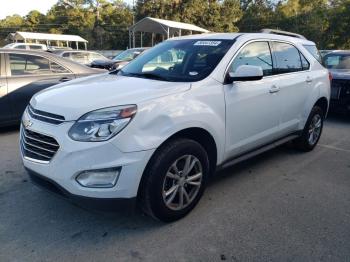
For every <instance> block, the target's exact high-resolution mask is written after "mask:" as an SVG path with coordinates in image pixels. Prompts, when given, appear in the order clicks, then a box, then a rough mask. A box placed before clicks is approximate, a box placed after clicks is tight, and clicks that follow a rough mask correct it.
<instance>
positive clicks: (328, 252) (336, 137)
mask: <svg viewBox="0 0 350 262" xmlns="http://www.w3.org/2000/svg"><path fill="white" fill-rule="evenodd" d="M17 141H18V129H16V128H12V129H6V130H2V131H1V132H0V166H1V169H0V261H2V262H5V261H131V260H132V261H139V260H140V261H141V260H142V261H223V260H227V261H350V118H345V117H339V116H331V117H330V118H329V119H328V121H327V122H326V124H325V129H324V133H323V136H322V139H321V141H320V144H319V146H318V147H317V148H316V149H315V150H314V151H313V152H310V153H300V152H297V151H294V150H293V149H290V148H288V147H285V146H283V147H280V148H277V149H274V150H272V151H269V152H267V153H265V154H263V155H261V156H258V157H256V158H254V159H251V160H248V161H246V162H244V163H241V164H238V165H236V166H233V167H231V168H229V169H226V170H224V171H221V172H220V173H218V175H217V176H216V177H215V178H214V179H213V180H212V181H211V183H210V184H209V187H208V189H207V191H206V192H205V194H204V196H203V198H202V200H201V201H200V203H199V205H198V206H197V208H196V209H195V210H194V211H193V212H192V213H191V214H190V215H188V216H187V217H186V218H184V219H182V220H180V221H178V222H175V223H172V224H163V223H160V222H156V221H153V220H152V219H150V218H148V217H145V216H142V215H141V214H138V213H136V214H121V213H103V212H98V211H91V210H85V209H82V208H79V207H77V206H74V205H72V204H71V203H69V202H67V201H65V200H63V199H60V198H57V197H55V196H54V195H51V194H49V193H47V192H45V191H43V190H41V189H39V188H37V187H35V186H34V185H32V184H31V182H30V181H28V177H27V175H26V173H25V171H24V169H23V167H22V164H21V160H20V157H19V150H18V145H17V144H18V142H17Z"/></svg>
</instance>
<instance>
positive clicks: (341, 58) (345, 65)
mask: <svg viewBox="0 0 350 262" xmlns="http://www.w3.org/2000/svg"><path fill="white" fill-rule="evenodd" d="M324 63H325V66H326V67H327V68H328V69H350V54H328V55H326V56H325V57H324Z"/></svg>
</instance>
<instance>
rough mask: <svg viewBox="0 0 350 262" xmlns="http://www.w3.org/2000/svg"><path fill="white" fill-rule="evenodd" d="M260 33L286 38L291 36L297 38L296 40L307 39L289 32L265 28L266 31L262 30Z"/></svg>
mask: <svg viewBox="0 0 350 262" xmlns="http://www.w3.org/2000/svg"><path fill="white" fill-rule="evenodd" d="M260 33H265V34H275V35H285V36H291V37H296V38H300V39H306V37H305V36H303V35H300V34H296V33H292V32H288V31H282V30H277V29H269V28H265V29H261V30H260Z"/></svg>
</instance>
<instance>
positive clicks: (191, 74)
mask: <svg viewBox="0 0 350 262" xmlns="http://www.w3.org/2000/svg"><path fill="white" fill-rule="evenodd" d="M188 74H189V75H190V76H196V75H198V72H196V71H192V72H189V73H188Z"/></svg>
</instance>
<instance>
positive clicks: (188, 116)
mask: <svg viewBox="0 0 350 262" xmlns="http://www.w3.org/2000/svg"><path fill="white" fill-rule="evenodd" d="M304 45H306V46H315V44H314V43H313V42H311V41H308V40H305V39H301V38H297V37H288V36H281V35H276V34H203V35H192V36H186V37H180V38H173V39H170V40H167V41H165V42H163V43H161V44H159V45H157V46H156V47H154V48H152V49H150V50H148V51H147V52H145V53H144V54H143V55H141V56H139V57H138V58H136V59H135V60H133V61H132V62H130V63H129V64H128V65H126V66H125V67H123V69H122V70H119V72H118V71H114V72H112V73H110V74H104V75H100V76H92V77H88V78H84V79H78V80H74V81H71V82H68V83H65V84H60V85H57V86H56V87H52V88H49V89H48V90H45V91H42V92H40V93H38V94H37V95H35V96H34V97H33V98H32V100H31V102H30V105H29V106H28V108H27V110H26V112H25V113H24V115H23V119H22V126H21V138H20V146H21V152H22V158H23V163H24V166H25V168H26V169H27V170H28V172H29V174H30V176H31V178H32V180H33V181H34V182H36V183H38V184H40V185H42V186H45V187H46V188H49V189H51V190H53V191H55V192H57V193H59V194H62V195H64V196H66V197H68V198H71V199H74V200H77V199H80V200H83V201H85V202H86V201H87V202H92V201H94V200H101V201H112V200H123V201H131V202H135V201H137V202H138V203H139V204H140V206H141V207H142V209H143V210H144V211H145V212H146V213H147V214H149V215H151V216H153V217H155V218H157V219H160V220H163V221H173V220H176V219H180V218H182V217H183V216H185V215H186V214H188V213H189V212H190V211H191V210H192V209H193V208H194V207H195V206H196V204H197V203H198V201H199V200H200V198H201V196H202V194H203V192H204V189H205V186H206V183H207V181H208V178H209V176H210V175H212V174H214V173H215V170H216V169H217V168H222V167H226V166H228V165H231V164H233V163H237V162H239V161H242V160H245V159H247V158H249V157H252V156H254V155H256V154H259V153H261V152H264V151H266V150H268V149H271V148H273V147H276V146H278V145H280V144H283V143H286V142H288V141H293V143H294V144H295V145H296V147H297V148H299V149H300V150H303V151H310V150H312V149H313V148H314V147H315V146H316V144H317V142H318V140H319V139H320V136H321V132H322V127H323V120H324V118H325V116H326V114H327V111H328V104H329V97H330V82H329V74H328V71H327V69H325V68H324V67H323V66H322V65H321V64H320V63H319V62H318V61H317V60H316V59H315V57H314V56H313V55H312V54H311V53H310V52H309V51H308V50H307V49H306V48H305V47H304ZM169 53H171V54H174V53H176V54H177V57H178V59H177V60H176V59H173V57H172V58H171V59H165V56H169ZM164 60H166V61H167V62H166V63H163V61H164ZM157 61H158V62H157ZM169 61H172V65H169ZM157 63H158V64H157ZM109 203H111V202H109ZM208 212H210V210H208Z"/></svg>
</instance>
